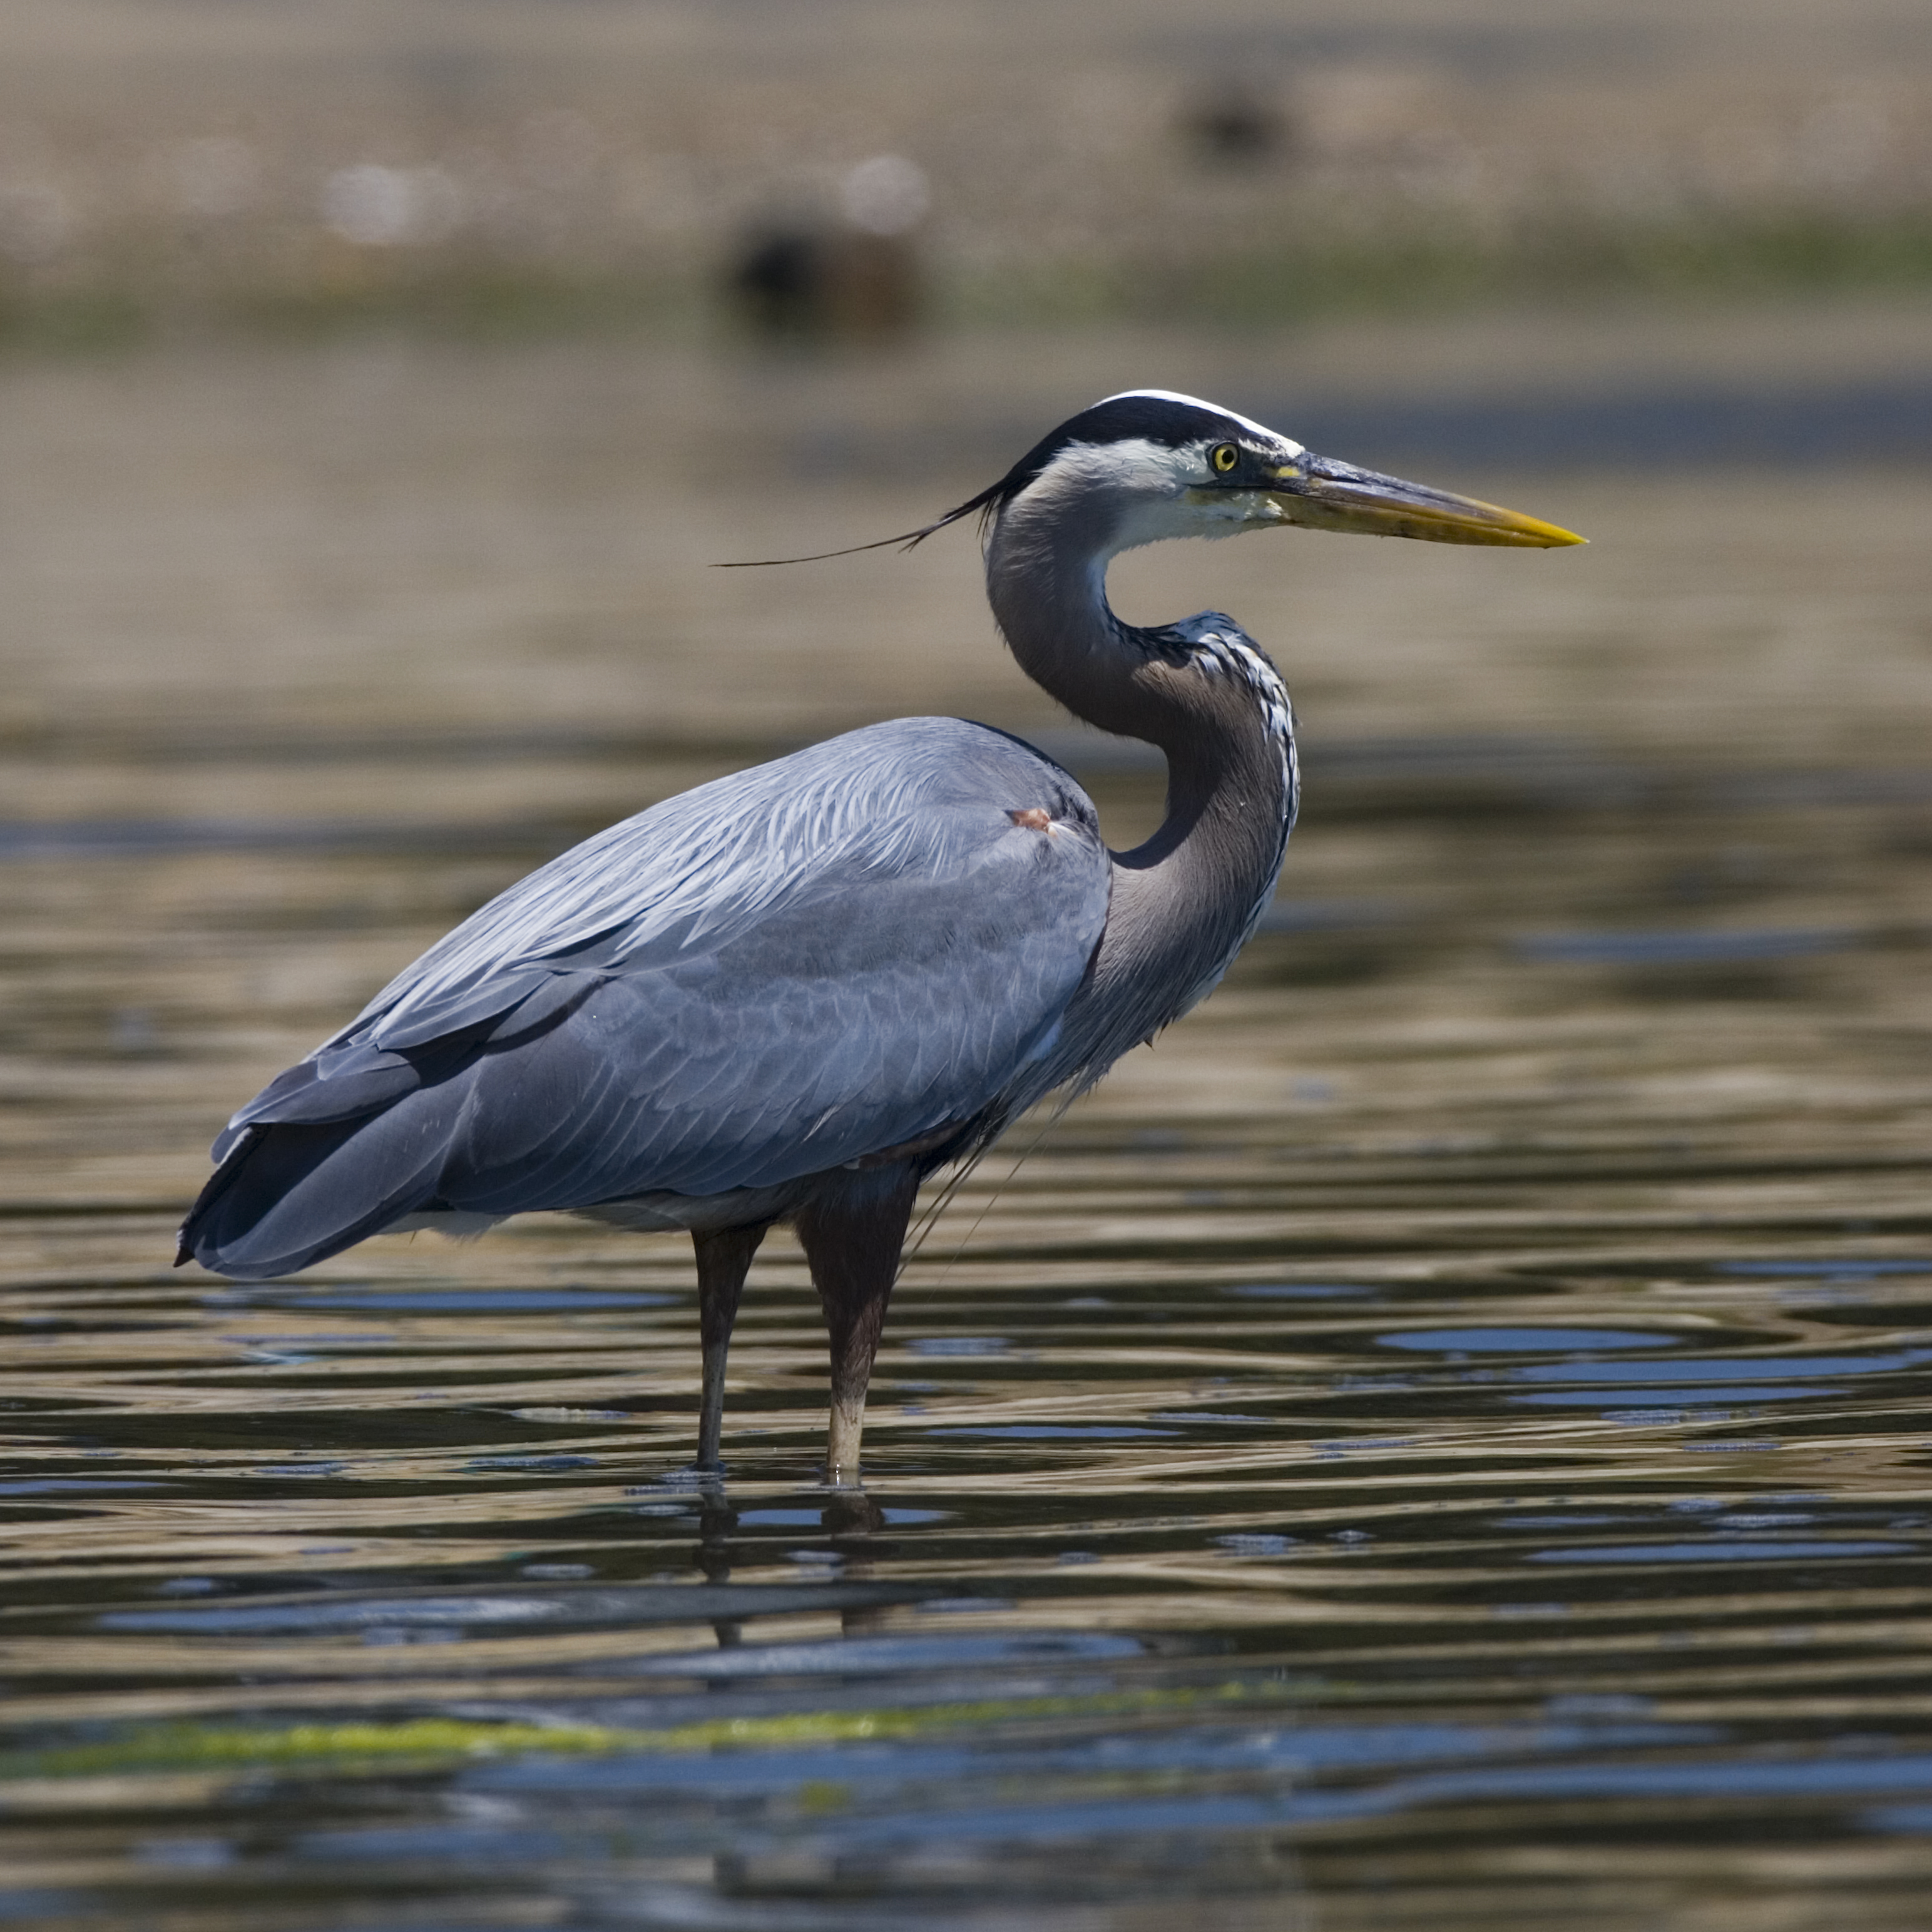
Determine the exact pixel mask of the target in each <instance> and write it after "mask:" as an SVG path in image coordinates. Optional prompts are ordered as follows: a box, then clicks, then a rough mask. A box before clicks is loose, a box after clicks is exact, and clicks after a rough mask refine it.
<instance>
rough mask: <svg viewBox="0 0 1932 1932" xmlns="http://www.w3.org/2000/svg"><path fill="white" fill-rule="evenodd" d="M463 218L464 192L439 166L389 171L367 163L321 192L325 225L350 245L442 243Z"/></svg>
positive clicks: (332, 179)
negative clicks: (353, 243)
mask: <svg viewBox="0 0 1932 1932" xmlns="http://www.w3.org/2000/svg"><path fill="white" fill-rule="evenodd" d="M462 213H463V196H462V190H460V188H459V187H458V186H457V184H456V181H455V178H454V177H453V176H452V175H450V174H449V172H448V171H447V170H446V169H443V168H439V167H423V168H390V167H384V166H381V165H380V163H376V162H374V161H365V162H362V163H359V165H357V166H355V167H351V168H338V169H336V171H335V173H333V174H332V175H330V176H329V178H328V180H327V181H325V182H323V187H322V218H323V220H324V221H325V222H326V223H327V224H328V225H329V227H331V228H332V229H334V230H335V233H337V234H338V235H340V236H341V237H342V238H343V239H344V241H345V242H356V243H357V244H359V245H360V246H362V247H363V248H401V247H403V246H404V245H407V244H409V243H411V242H439V241H440V240H442V239H443V237H444V236H446V235H447V234H448V233H449V231H450V230H451V229H452V228H454V227H455V226H456V224H457V223H458V220H460V219H461V217H462Z"/></svg>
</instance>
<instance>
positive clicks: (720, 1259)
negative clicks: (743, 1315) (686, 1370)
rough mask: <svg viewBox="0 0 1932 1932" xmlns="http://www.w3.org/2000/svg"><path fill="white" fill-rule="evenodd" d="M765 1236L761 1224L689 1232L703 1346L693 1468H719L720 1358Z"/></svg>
mask: <svg viewBox="0 0 1932 1932" xmlns="http://www.w3.org/2000/svg"><path fill="white" fill-rule="evenodd" d="M764 1238H765V1230H764V1228H763V1226H759V1227H755V1228H721V1229H717V1230H716V1231H715V1232H712V1233H709V1234H694V1235H692V1236H691V1246H692V1247H694V1248H695V1249H696V1250H697V1329H698V1334H699V1335H700V1337H701V1338H702V1340H703V1345H704V1395H703V1402H702V1404H701V1406H700V1408H699V1410H698V1414H697V1466H698V1467H699V1468H700V1469H721V1468H722V1467H723V1466H724V1457H723V1454H722V1451H723V1448H724V1358H725V1357H726V1355H727V1354H728V1353H729V1352H730V1347H731V1325H732V1324H733V1322H736V1320H737V1319H738V1298H739V1295H742V1294H743V1292H745V1276H746V1275H747V1274H748V1273H750V1271H751V1257H752V1256H754V1254H756V1253H757V1252H758V1244H759V1243H760V1241H763V1239H764Z"/></svg>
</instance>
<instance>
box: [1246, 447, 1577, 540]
mask: <svg viewBox="0 0 1932 1932" xmlns="http://www.w3.org/2000/svg"><path fill="white" fill-rule="evenodd" d="M1278 477H1279V481H1277V484H1276V487H1274V488H1273V489H1271V490H1268V498H1269V500H1270V501H1271V502H1273V503H1274V504H1275V505H1277V508H1280V511H1281V513H1282V516H1283V520H1285V521H1286V522H1289V523H1299V524H1301V525H1303V526H1305V527H1306V528H1307V529H1316V530H1352V531H1353V532H1355V534H1357V535H1360V536H1370V537H1418V538H1421V540H1422V541H1424V542H1425V543H1454V544H1514V545H1516V546H1517V547H1522V548H1526V549H1535V550H1554V549H1556V548H1557V547H1559V546H1560V545H1562V544H1580V543H1586V542H1588V541H1589V538H1586V537H1580V536H1578V535H1577V534H1576V532H1574V530H1565V529H1558V527H1557V526H1556V524H1554V523H1544V522H1543V521H1542V520H1541V519H1540V518H1538V517H1526V516H1523V514H1520V512H1519V511H1515V510H1505V509H1502V508H1499V507H1498V505H1496V504H1494V503H1484V502H1478V500H1477V499H1475V497H1474V496H1452V495H1451V493H1449V492H1448V490H1431V489H1430V488H1428V487H1427V486H1425V485H1424V484H1421V483H1405V482H1403V480H1402V479H1401V478H1400V477H1398V476H1384V475H1380V474H1379V473H1378V472H1376V471H1375V470H1373V469H1357V468H1356V467H1355V465H1354V464H1353V463H1338V462H1337V461H1336V460H1334V458H1331V457H1326V456H1316V455H1312V454H1311V455H1303V456H1300V457H1298V458H1296V459H1295V461H1294V462H1292V463H1284V464H1283V466H1282V467H1281V469H1280V471H1279V472H1278Z"/></svg>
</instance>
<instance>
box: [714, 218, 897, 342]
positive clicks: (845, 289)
mask: <svg viewBox="0 0 1932 1932" xmlns="http://www.w3.org/2000/svg"><path fill="white" fill-rule="evenodd" d="M727 293H728V294H729V295H730V298H731V301H732V305H733V308H734V309H735V310H736V312H737V314H738V316H739V319H740V320H742V322H743V323H745V325H746V326H747V327H748V328H749V329H750V330H751V332H752V333H753V334H754V335H757V336H759V337H760V338H763V339H765V340H766V341H818V340H837V341H853V342H880V341H892V340H895V339H896V338H901V337H904V336H906V335H910V334H911V333H912V332H913V329H915V328H916V326H918V323H919V315H920V311H921V308H922V303H921V287H920V275H919V259H918V255H917V253H916V251H915V250H914V248H913V246H912V245H911V243H910V241H909V240H908V239H907V238H906V237H905V236H899V235H867V234H864V233H851V232H850V231H841V230H840V229H834V228H829V227H814V226H807V225H805V224H804V223H793V224H791V225H789V226H779V225H777V224H773V225H772V226H769V227H767V228H765V229H760V230H758V231H757V232H755V233H753V234H752V235H751V236H750V237H749V238H748V239H747V240H746V242H745V243H744V244H743V245H742V247H741V248H740V249H739V253H738V254H737V256H736V259H735V260H733V263H732V264H731V268H730V277H729V281H728V286H727Z"/></svg>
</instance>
